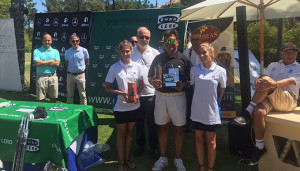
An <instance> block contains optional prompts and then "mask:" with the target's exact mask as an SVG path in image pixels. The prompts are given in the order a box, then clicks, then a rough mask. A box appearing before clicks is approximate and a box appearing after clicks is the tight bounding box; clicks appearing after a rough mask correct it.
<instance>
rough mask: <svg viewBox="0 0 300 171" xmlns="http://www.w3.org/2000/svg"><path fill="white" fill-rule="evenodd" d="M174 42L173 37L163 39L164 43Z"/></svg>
mask: <svg viewBox="0 0 300 171" xmlns="http://www.w3.org/2000/svg"><path fill="white" fill-rule="evenodd" d="M169 42H170V43H174V42H175V39H166V40H165V41H164V43H169Z"/></svg>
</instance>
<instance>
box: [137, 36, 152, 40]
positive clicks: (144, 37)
mask: <svg viewBox="0 0 300 171" xmlns="http://www.w3.org/2000/svg"><path fill="white" fill-rule="evenodd" d="M139 38H140V39H146V40H149V39H150V37H147V36H139Z"/></svg>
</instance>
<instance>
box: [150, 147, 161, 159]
mask: <svg viewBox="0 0 300 171" xmlns="http://www.w3.org/2000/svg"><path fill="white" fill-rule="evenodd" d="M151 155H152V159H153V161H157V160H158V159H159V157H160V152H159V150H158V149H155V150H151Z"/></svg>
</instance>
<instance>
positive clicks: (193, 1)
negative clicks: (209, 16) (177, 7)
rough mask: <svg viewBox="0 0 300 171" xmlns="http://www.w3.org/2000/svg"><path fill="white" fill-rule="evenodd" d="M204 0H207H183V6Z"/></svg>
mask: <svg viewBox="0 0 300 171" xmlns="http://www.w3.org/2000/svg"><path fill="white" fill-rule="evenodd" d="M203 1H205V0H181V4H182V5H183V6H186V7H190V6H192V5H195V4H198V3H200V2H203Z"/></svg>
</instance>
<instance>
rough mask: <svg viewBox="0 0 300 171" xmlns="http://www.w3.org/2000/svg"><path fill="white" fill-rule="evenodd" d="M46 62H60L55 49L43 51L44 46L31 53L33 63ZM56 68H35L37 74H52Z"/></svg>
mask: <svg viewBox="0 0 300 171" xmlns="http://www.w3.org/2000/svg"><path fill="white" fill-rule="evenodd" d="M40 60H42V61H48V60H56V61H60V57H59V52H58V50H56V49H53V48H52V47H50V49H49V50H47V49H45V48H44V46H42V47H40V48H38V49H35V50H34V51H33V61H34V62H35V61H40ZM56 68H57V67H50V66H38V67H36V73H37V74H52V73H56Z"/></svg>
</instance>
